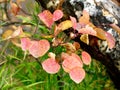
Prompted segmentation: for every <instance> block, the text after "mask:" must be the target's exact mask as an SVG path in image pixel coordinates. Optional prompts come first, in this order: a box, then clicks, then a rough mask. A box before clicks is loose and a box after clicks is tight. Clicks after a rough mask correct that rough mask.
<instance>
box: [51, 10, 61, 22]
mask: <svg viewBox="0 0 120 90" xmlns="http://www.w3.org/2000/svg"><path fill="white" fill-rule="evenodd" d="M62 17H63V12H62V11H61V10H55V11H54V13H53V21H57V20H59V19H61V18H62Z"/></svg>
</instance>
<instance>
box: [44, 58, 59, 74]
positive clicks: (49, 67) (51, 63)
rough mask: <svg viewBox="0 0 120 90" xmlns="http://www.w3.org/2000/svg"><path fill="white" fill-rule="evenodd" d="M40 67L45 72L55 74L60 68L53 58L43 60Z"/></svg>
mask: <svg viewBox="0 0 120 90" xmlns="http://www.w3.org/2000/svg"><path fill="white" fill-rule="evenodd" d="M42 67H43V69H44V70H45V71H46V72H47V73H50V74H55V73H57V72H58V71H59V69H60V65H59V64H58V63H57V62H56V61H55V60H54V59H53V58H48V59H47V60H45V61H43V62H42Z"/></svg>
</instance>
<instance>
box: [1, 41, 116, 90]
mask: <svg viewBox="0 0 120 90" xmlns="http://www.w3.org/2000/svg"><path fill="white" fill-rule="evenodd" d="M57 49H58V50H57V51H61V50H59V49H61V48H57ZM7 50H8V51H7ZM7 50H6V51H4V53H3V55H1V57H0V59H1V60H0V61H1V65H0V89H1V90H104V89H107V90H108V89H109V90H114V85H113V83H112V81H111V80H110V78H109V76H108V74H107V73H106V69H105V67H104V66H103V65H102V64H101V63H100V62H98V61H96V60H92V63H91V65H90V66H84V69H85V70H86V72H87V73H86V77H85V79H84V80H83V81H82V82H81V83H80V84H75V83H74V82H73V81H72V80H71V79H70V77H69V75H68V74H67V73H65V72H64V71H63V70H62V68H61V70H60V71H59V73H57V74H54V75H51V74H48V73H46V72H45V71H44V70H43V69H42V67H41V65H40V64H39V63H38V61H36V59H35V58H33V57H32V56H30V55H26V56H24V52H23V51H22V50H21V49H20V48H18V47H16V46H14V45H12V44H11V43H10V45H9V46H8V47H7ZM10 51H11V54H7V52H10ZM23 57H25V58H23ZM44 57H46V56H44ZM44 59H45V58H39V59H38V60H39V62H41V60H44Z"/></svg>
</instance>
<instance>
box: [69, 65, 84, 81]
mask: <svg viewBox="0 0 120 90" xmlns="http://www.w3.org/2000/svg"><path fill="white" fill-rule="evenodd" d="M69 75H70V78H71V79H72V80H73V81H74V82H75V83H80V82H81V81H82V80H83V79H84V78H85V71H84V69H83V68H81V67H75V68H73V69H72V70H71V71H70V72H69Z"/></svg>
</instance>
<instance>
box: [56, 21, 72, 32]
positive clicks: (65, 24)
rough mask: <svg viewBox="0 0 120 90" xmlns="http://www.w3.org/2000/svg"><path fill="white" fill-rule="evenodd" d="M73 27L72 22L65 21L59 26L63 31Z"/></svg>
mask: <svg viewBox="0 0 120 90" xmlns="http://www.w3.org/2000/svg"><path fill="white" fill-rule="evenodd" d="M71 27H72V22H71V21H70V20H66V21H63V22H61V23H60V24H59V25H58V29H59V30H62V31H64V30H66V29H68V28H71Z"/></svg>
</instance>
